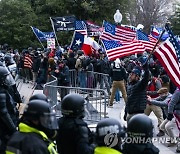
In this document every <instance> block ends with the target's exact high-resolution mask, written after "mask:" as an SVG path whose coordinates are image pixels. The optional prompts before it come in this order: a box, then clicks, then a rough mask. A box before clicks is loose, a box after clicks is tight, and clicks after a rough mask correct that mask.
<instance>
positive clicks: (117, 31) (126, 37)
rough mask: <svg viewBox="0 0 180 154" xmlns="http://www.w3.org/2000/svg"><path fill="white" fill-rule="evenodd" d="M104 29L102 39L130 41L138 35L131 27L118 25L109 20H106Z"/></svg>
mask: <svg viewBox="0 0 180 154" xmlns="http://www.w3.org/2000/svg"><path fill="white" fill-rule="evenodd" d="M103 25H104V31H103V33H102V35H101V36H100V39H102V40H115V41H120V42H122V43H123V42H129V41H132V40H133V39H134V38H135V37H136V32H135V31H133V30H132V29H130V28H127V27H122V26H116V25H113V24H110V23H108V22H106V21H105V22H104V24H103Z"/></svg>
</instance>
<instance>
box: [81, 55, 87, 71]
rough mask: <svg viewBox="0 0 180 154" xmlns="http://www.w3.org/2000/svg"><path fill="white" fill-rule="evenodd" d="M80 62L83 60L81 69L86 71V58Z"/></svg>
mask: <svg viewBox="0 0 180 154" xmlns="http://www.w3.org/2000/svg"><path fill="white" fill-rule="evenodd" d="M80 60H81V68H83V69H86V66H87V63H86V58H85V57H84V58H83V59H80Z"/></svg>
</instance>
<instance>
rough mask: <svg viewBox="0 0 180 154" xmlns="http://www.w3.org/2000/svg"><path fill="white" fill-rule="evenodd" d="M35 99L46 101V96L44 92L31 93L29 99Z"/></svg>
mask: <svg viewBox="0 0 180 154" xmlns="http://www.w3.org/2000/svg"><path fill="white" fill-rule="evenodd" d="M35 99H38V100H43V101H46V102H48V98H47V96H46V95H44V94H41V93H39V94H34V95H32V96H31V97H30V99H29V101H32V100H35Z"/></svg>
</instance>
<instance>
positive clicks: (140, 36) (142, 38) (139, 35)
mask: <svg viewBox="0 0 180 154" xmlns="http://www.w3.org/2000/svg"><path fill="white" fill-rule="evenodd" d="M136 39H137V40H139V42H141V43H142V44H143V45H144V47H145V49H146V50H148V51H152V50H153V48H154V46H155V44H156V42H157V41H155V40H154V39H152V38H150V39H149V37H148V35H147V34H146V33H144V32H142V31H140V30H137V31H136Z"/></svg>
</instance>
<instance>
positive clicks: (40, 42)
mask: <svg viewBox="0 0 180 154" xmlns="http://www.w3.org/2000/svg"><path fill="white" fill-rule="evenodd" d="M30 27H31V29H32V31H33V32H34V29H33V27H32V26H30ZM34 34H35V35H36V33H35V32H34ZM36 37H37V39H38V40H39V42H40V44H41V45H42V47H43V49H45V48H44V45H43V44H42V42H41V40H40V39H39V37H38V36H37V35H36Z"/></svg>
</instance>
